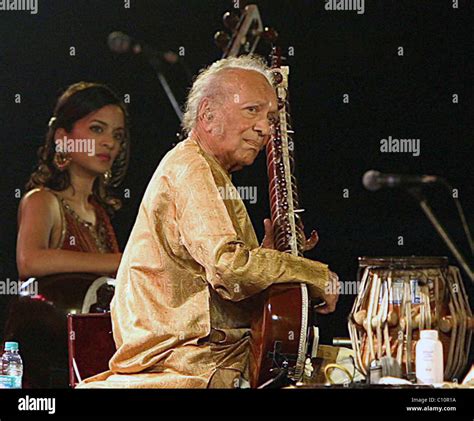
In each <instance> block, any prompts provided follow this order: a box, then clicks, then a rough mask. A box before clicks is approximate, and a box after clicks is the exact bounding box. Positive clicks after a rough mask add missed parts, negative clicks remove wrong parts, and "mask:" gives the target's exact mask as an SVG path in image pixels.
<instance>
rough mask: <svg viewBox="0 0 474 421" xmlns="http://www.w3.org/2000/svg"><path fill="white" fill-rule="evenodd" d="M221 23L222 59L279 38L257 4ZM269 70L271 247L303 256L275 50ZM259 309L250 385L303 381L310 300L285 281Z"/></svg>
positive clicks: (284, 88) (285, 98) (309, 347)
mask: <svg viewBox="0 0 474 421" xmlns="http://www.w3.org/2000/svg"><path fill="white" fill-rule="evenodd" d="M223 20H224V25H225V26H226V27H227V29H229V30H230V31H231V32H232V36H228V35H227V34H226V33H225V32H218V33H216V35H215V40H216V43H217V44H218V46H219V47H220V48H222V50H223V56H222V57H223V58H225V57H230V56H238V55H242V54H249V53H253V52H254V51H255V49H256V46H257V43H258V40H259V39H264V40H266V41H268V42H270V43H272V44H274V43H275V41H276V39H277V37H278V34H277V32H276V31H275V30H274V29H271V28H268V27H264V26H263V25H262V22H261V18H260V13H259V11H258V7H257V6H256V5H248V6H246V7H245V8H244V10H243V11H242V14H241V16H240V17H239V16H237V15H235V14H232V13H229V12H227V13H226V14H224V17H223ZM270 61H271V68H272V71H273V76H274V88H275V91H276V95H277V99H278V117H277V118H276V119H275V122H274V123H273V127H272V137H271V139H270V141H269V142H268V144H267V146H266V155H267V173H268V179H269V196H270V208H271V221H272V224H273V231H274V246H275V249H277V250H279V251H281V252H285V253H291V254H293V255H295V256H302V255H303V252H304V250H305V248H306V247H307V245H308V244H315V243H316V241H317V235H316V234H315V233H313V235H312V236H311V238H310V239H309V240H308V241H307V240H306V238H305V235H304V227H303V223H302V219H301V212H302V210H301V209H300V207H299V200H298V190H297V183H296V178H295V176H294V142H293V137H292V135H293V130H292V128H291V121H290V109H289V94H288V93H289V91H288V76H289V67H288V66H282V65H281V52H280V49H279V48H277V47H275V46H273V48H272V53H271V59H270ZM260 298H261V299H262V300H261V302H262V305H261V307H260V308H259V309H258V311H257V312H256V314H255V315H254V316H253V322H252V328H251V341H250V385H251V386H252V387H253V388H258V387H265V386H269V385H270V384H272V385H274V386H281V385H282V384H287V383H291V382H298V381H300V380H301V379H302V378H303V374H304V368H305V361H306V358H307V357H311V356H314V352H313V351H314V350H315V348H316V347H315V345H317V341H316V340H315V336H316V335H315V330H314V320H313V317H312V316H313V312H312V305H311V300H310V297H309V294H308V289H307V287H306V285H305V284H303V283H284V284H278V285H273V286H270V287H269V288H267V289H266V290H265V291H264V292H263V293H262V296H261V297H260Z"/></svg>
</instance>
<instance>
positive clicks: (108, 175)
mask: <svg viewBox="0 0 474 421" xmlns="http://www.w3.org/2000/svg"><path fill="white" fill-rule="evenodd" d="M111 180H112V171H111V170H107V171H106V172H104V184H109V183H110V181H111Z"/></svg>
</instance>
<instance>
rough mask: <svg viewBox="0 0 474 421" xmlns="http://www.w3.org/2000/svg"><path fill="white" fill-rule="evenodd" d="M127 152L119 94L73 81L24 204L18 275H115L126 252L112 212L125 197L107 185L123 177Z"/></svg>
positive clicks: (51, 124)
mask: <svg viewBox="0 0 474 421" xmlns="http://www.w3.org/2000/svg"><path fill="white" fill-rule="evenodd" d="M128 152H129V128H128V115H127V111H126V109H125V106H124V104H123V103H122V102H121V101H120V99H119V98H118V96H117V95H116V94H115V93H114V92H113V91H111V90H110V89H109V88H108V87H107V86H105V85H101V84H97V83H87V82H79V83H76V84H74V85H71V86H69V87H68V88H67V90H66V91H65V92H64V93H63V94H62V95H61V97H60V98H59V99H58V102H57V104H56V107H55V109H54V114H53V117H52V118H51V120H50V121H49V129H48V132H47V135H46V141H45V144H44V145H43V146H41V147H40V148H39V151H38V156H39V164H38V167H37V169H36V170H35V171H34V172H33V174H32V175H31V177H30V179H29V181H28V183H27V186H26V188H27V190H28V192H27V193H26V195H25V196H24V197H23V198H22V200H21V202H20V207H19V211H18V226H19V229H18V240H17V267H18V272H19V276H20V279H26V278H29V277H41V276H45V275H50V274H57V273H68V272H69V273H70V272H83V273H84V272H85V273H93V274H112V275H113V274H115V272H116V271H117V268H118V265H119V263H120V258H121V253H120V252H119V249H118V246H117V240H116V237H115V233H114V230H113V228H112V225H111V223H110V219H109V215H111V214H112V213H113V212H114V211H116V210H117V209H119V208H120V206H121V203H120V201H119V200H118V199H116V198H114V197H113V196H112V195H111V193H110V190H111V189H112V188H113V187H116V186H117V185H118V184H120V182H121V181H122V179H123V177H124V176H125V171H126V167H127V163H128Z"/></svg>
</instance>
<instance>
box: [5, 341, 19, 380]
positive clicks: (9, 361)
mask: <svg viewBox="0 0 474 421" xmlns="http://www.w3.org/2000/svg"><path fill="white" fill-rule="evenodd" d="M2 374H3V375H4V376H11V378H12V382H11V387H12V388H13V389H21V378H22V376H23V361H22V360H21V357H20V354H19V353H18V342H5V352H4V353H3V355H2Z"/></svg>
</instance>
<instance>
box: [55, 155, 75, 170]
mask: <svg viewBox="0 0 474 421" xmlns="http://www.w3.org/2000/svg"><path fill="white" fill-rule="evenodd" d="M70 163H71V156H70V155H69V154H67V153H65V152H56V153H55V154H54V158H53V164H54V166H55V167H56V168H57V169H58V170H59V171H64V170H65V169H66V168H67V167H68V166H69V164H70Z"/></svg>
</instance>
